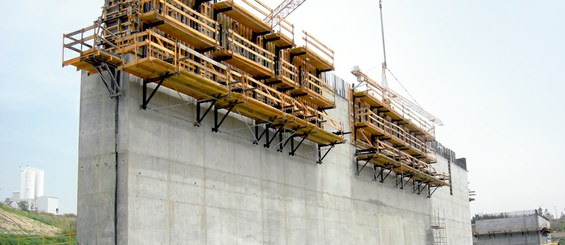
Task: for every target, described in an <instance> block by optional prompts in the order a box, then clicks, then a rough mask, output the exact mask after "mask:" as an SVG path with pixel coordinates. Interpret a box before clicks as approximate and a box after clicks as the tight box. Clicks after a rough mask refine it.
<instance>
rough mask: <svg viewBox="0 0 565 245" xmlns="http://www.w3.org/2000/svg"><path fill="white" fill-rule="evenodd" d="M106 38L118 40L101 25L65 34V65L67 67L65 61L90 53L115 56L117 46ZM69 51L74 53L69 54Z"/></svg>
mask: <svg viewBox="0 0 565 245" xmlns="http://www.w3.org/2000/svg"><path fill="white" fill-rule="evenodd" d="M106 37H113V38H117V37H116V36H114V34H112V33H111V32H109V31H108V30H106V29H105V28H104V27H102V26H101V25H100V24H99V23H94V24H93V25H91V26H88V27H86V28H82V29H80V30H77V31H74V32H71V33H68V34H63V54H62V60H63V65H65V61H67V60H71V59H73V58H76V57H81V56H82V55H83V54H85V53H87V52H90V51H105V52H107V53H108V54H114V53H115V51H116V49H117V46H116V44H114V43H113V42H111V41H109V40H108V39H107V38H106ZM68 51H72V52H70V53H69V52H68Z"/></svg>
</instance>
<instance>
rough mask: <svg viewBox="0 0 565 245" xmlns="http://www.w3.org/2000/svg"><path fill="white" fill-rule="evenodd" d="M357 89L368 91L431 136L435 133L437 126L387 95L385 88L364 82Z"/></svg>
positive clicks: (385, 105)
mask: <svg viewBox="0 0 565 245" xmlns="http://www.w3.org/2000/svg"><path fill="white" fill-rule="evenodd" d="M356 91H365V92H367V94H368V95H369V96H371V97H373V98H374V99H376V100H377V101H380V102H381V104H382V106H384V107H387V109H390V110H392V111H394V112H396V114H398V115H399V116H401V117H402V118H404V120H405V121H407V122H408V123H410V124H412V125H414V126H415V127H417V128H419V129H420V130H421V131H422V132H424V133H426V134H429V135H431V136H434V135H435V127H434V126H433V125H432V124H431V123H429V122H428V121H426V120H425V119H423V118H422V117H420V116H418V115H417V114H416V113H415V112H413V111H412V110H410V109H409V108H407V107H405V106H403V105H401V104H400V103H399V102H398V101H396V100H394V98H392V99H391V98H390V97H391V96H388V95H387V96H385V94H386V93H387V92H386V91H384V90H383V89H381V88H378V87H375V86H373V85H370V84H367V83H363V84H361V85H360V86H359V87H358V88H357V89H356Z"/></svg>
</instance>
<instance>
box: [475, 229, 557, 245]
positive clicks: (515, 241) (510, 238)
mask: <svg viewBox="0 0 565 245" xmlns="http://www.w3.org/2000/svg"><path fill="white" fill-rule="evenodd" d="M476 240H477V243H476V244H477V245H542V244H546V242H547V241H546V238H545V237H544V236H542V235H541V234H540V233H539V232H536V231H529V232H515V233H498V234H484V235H477V236H476Z"/></svg>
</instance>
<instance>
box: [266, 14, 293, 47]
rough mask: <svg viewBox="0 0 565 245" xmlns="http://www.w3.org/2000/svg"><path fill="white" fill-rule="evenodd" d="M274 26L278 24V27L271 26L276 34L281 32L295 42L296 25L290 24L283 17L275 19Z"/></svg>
mask: <svg viewBox="0 0 565 245" xmlns="http://www.w3.org/2000/svg"><path fill="white" fill-rule="evenodd" d="M273 24H277V26H271V28H274V30H275V32H279V33H281V34H283V35H285V36H287V37H289V38H290V39H291V40H292V41H293V42H294V24H292V23H290V22H289V21H288V20H286V19H284V18H283V17H281V16H277V17H275V21H274V22H273Z"/></svg>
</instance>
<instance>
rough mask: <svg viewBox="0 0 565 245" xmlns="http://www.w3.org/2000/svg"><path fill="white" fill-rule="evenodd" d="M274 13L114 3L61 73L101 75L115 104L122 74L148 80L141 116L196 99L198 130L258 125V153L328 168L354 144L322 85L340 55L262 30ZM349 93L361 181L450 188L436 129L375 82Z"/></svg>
mask: <svg viewBox="0 0 565 245" xmlns="http://www.w3.org/2000/svg"><path fill="white" fill-rule="evenodd" d="M272 11H273V10H272V9H270V8H269V7H268V6H267V5H265V4H263V3H261V2H260V1H259V0H240V1H234V0H226V1H213V2H212V1H202V0H135V1H134V0H106V4H105V6H104V8H103V13H102V16H101V17H100V18H99V19H98V20H97V21H95V23H94V24H93V25H91V26H89V27H86V28H83V29H81V30H78V31H75V32H72V33H69V34H65V35H63V66H67V65H72V66H75V67H77V69H78V70H84V71H86V72H88V73H89V74H94V73H98V74H99V75H100V77H101V80H102V81H103V82H104V84H105V85H106V87H107V88H108V91H109V92H110V95H112V96H119V95H120V90H121V87H120V82H119V81H120V79H119V77H120V75H121V72H122V71H123V72H126V73H128V74H132V75H134V76H137V77H139V78H142V79H143V98H142V105H141V107H142V108H143V109H147V108H148V107H149V103H150V101H151V99H152V98H153V96H154V95H155V93H156V92H157V91H158V90H159V89H160V88H162V87H165V88H168V89H171V90H174V91H177V92H179V93H182V94H185V95H188V96H190V97H193V98H194V99H196V101H197V102H196V104H197V107H196V114H197V115H196V122H195V126H199V125H201V123H202V122H203V121H204V119H205V118H206V116H207V115H210V114H212V115H213V117H214V119H213V125H212V130H213V131H214V132H218V131H219V128H220V126H221V125H222V123H223V122H224V120H225V119H226V117H227V116H228V115H229V114H230V113H238V114H241V115H243V116H245V117H247V118H250V119H252V120H253V121H254V122H255V123H254V125H250V127H253V128H254V130H252V132H253V138H252V140H253V142H254V143H255V144H259V142H261V141H263V140H264V142H265V143H264V146H265V147H268V148H270V147H272V146H273V147H277V150H278V151H283V149H284V147H286V146H287V145H290V152H289V153H290V155H295V153H296V151H297V149H298V148H299V147H300V145H301V144H302V143H303V142H304V141H305V140H308V141H310V142H312V143H315V144H317V146H318V150H317V153H318V156H317V161H318V163H321V162H322V160H323V159H324V158H325V157H326V156H327V154H328V152H329V151H330V150H331V149H332V148H333V147H334V146H335V145H336V144H341V143H344V142H345V139H344V134H346V133H345V132H344V128H343V123H342V122H340V121H337V120H335V119H333V118H331V117H330V116H329V115H328V114H327V113H326V111H327V110H329V109H333V108H335V96H336V95H335V91H334V89H333V88H332V87H331V86H330V85H328V84H327V83H325V82H324V81H323V80H322V75H323V74H324V72H328V71H332V70H333V69H334V51H333V50H332V49H330V48H329V47H328V46H326V45H325V44H323V43H322V42H321V41H319V40H318V39H316V38H315V37H313V36H312V35H311V34H309V33H308V32H305V31H302V33H301V35H300V36H301V39H302V43H303V45H301V46H298V45H297V44H296V43H295V38H296V35H295V30H294V25H293V24H292V23H290V22H288V21H287V20H285V19H283V18H281V17H278V18H277V20H278V22H277V23H275V24H273V25H270V24H268V23H267V22H265V21H264V19H266V17H267V16H270V15H271V14H272ZM151 83H153V84H154V85H152V86H153V87H154V89H153V90H151V89H150V88H149V86H148V84H151ZM349 93H350V94H349V99H350V112H351V113H350V115H351V116H350V125H351V133H352V142H351V143H352V144H353V145H354V146H355V147H356V152H355V159H356V163H357V164H356V166H357V174H359V173H360V172H361V171H362V170H363V169H364V168H365V167H366V166H367V165H368V164H372V165H373V169H374V180H375V181H377V180H378V181H380V182H384V180H385V179H386V178H387V177H389V176H395V177H396V186H397V187H399V188H400V189H404V187H405V186H406V185H407V184H408V183H410V182H412V186H413V192H414V193H417V194H421V193H423V192H424V191H427V194H428V196H431V195H432V194H433V192H434V191H435V190H436V189H437V188H438V187H441V186H445V185H447V184H448V177H447V176H446V175H444V174H442V173H439V172H437V171H436V170H435V169H434V168H433V167H432V166H431V165H430V164H431V163H433V162H435V154H434V152H433V150H431V148H430V147H429V146H428V145H427V142H429V141H432V140H434V127H433V125H431V124H429V123H427V122H426V121H425V120H423V119H421V118H420V117H418V115H417V114H415V113H412V112H411V111H410V110H406V109H405V108H403V107H402V105H399V104H397V103H395V101H394V100H391V98H389V97H390V96H389V94H387V90H386V88H383V87H382V86H380V85H378V84H377V83H376V82H373V81H372V80H370V79H368V80H367V81H364V82H362V83H360V84H359V85H358V86H356V87H355V88H352V89H350V91H349ZM220 110H223V111H224V113H220V112H219V111H220ZM277 139H278V143H277V142H275V141H276V140H277Z"/></svg>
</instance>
